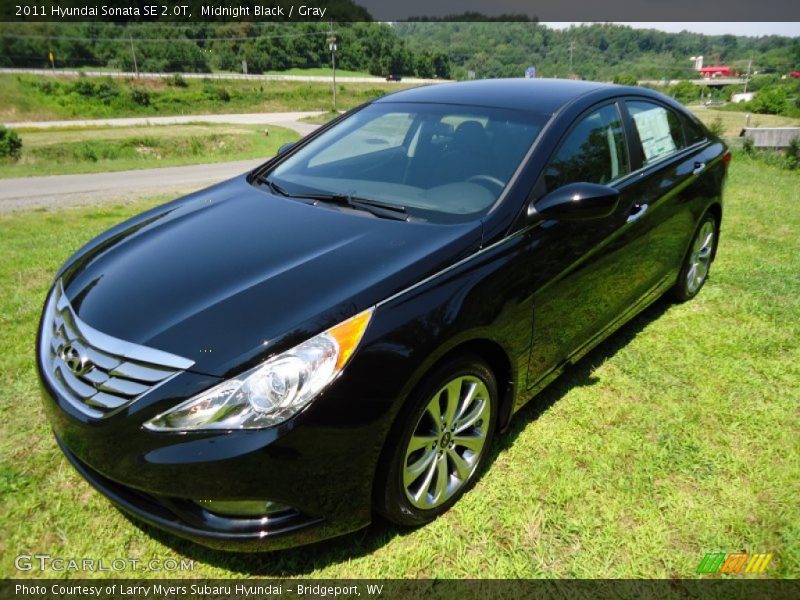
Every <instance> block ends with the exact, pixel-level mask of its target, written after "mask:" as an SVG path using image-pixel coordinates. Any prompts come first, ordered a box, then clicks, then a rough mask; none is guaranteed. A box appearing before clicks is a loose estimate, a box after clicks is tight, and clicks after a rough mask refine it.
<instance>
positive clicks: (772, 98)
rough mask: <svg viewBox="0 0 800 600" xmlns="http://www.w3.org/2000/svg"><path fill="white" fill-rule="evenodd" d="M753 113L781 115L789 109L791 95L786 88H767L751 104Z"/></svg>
mask: <svg viewBox="0 0 800 600" xmlns="http://www.w3.org/2000/svg"><path fill="white" fill-rule="evenodd" d="M750 107H751V108H752V110H753V112H757V113H762V114H766V115H781V114H784V113H786V112H787V110H788V108H789V94H787V93H786V88H784V87H765V88H764V89H763V90H761V91H760V92H758V94H756V97H755V98H753V100H752V101H751V102H750Z"/></svg>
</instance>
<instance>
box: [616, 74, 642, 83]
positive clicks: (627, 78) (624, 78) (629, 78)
mask: <svg viewBox="0 0 800 600" xmlns="http://www.w3.org/2000/svg"><path fill="white" fill-rule="evenodd" d="M612 81H613V82H614V83H617V84H619V85H636V84H637V83H638V82H639V80H638V79H636V77H634V76H633V75H614V79H613V80H612Z"/></svg>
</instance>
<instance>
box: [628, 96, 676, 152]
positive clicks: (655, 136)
mask: <svg viewBox="0 0 800 600" xmlns="http://www.w3.org/2000/svg"><path fill="white" fill-rule="evenodd" d="M633 120H634V121H635V122H636V129H638V130H639V139H640V140H641V141H642V150H644V157H645V160H646V161H647V162H650V161H653V160H655V159H657V158H661V157H662V156H666V155H667V154H672V153H673V152H675V151H676V150H677V147H676V146H675V141H674V140H673V139H672V134H671V133H670V131H669V121H668V120H667V111H666V110H664V109H663V108H661V107H660V106H655V107H653V108H651V109H649V110H644V111H641V112H637V113H635V114H634V115H633Z"/></svg>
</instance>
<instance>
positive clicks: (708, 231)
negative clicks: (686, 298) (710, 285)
mask: <svg viewBox="0 0 800 600" xmlns="http://www.w3.org/2000/svg"><path fill="white" fill-rule="evenodd" d="M713 251H714V222H713V221H710V220H708V221H706V222H705V223H703V226H702V227H701V228H700V231H699V232H698V233H697V237H696V238H695V240H694V245H693V246H692V252H691V255H690V257H689V265H690V266H689V270H688V271H687V272H686V289H687V290H688V291H689V293H690V294H694V293H695V292H696V291H697V290H699V289H700V286H702V285H703V282H704V281H705V280H706V277H707V276H708V268H709V266H710V265H711V254H712V252H713Z"/></svg>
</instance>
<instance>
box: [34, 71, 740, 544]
mask: <svg viewBox="0 0 800 600" xmlns="http://www.w3.org/2000/svg"><path fill="white" fill-rule="evenodd" d="M729 159H730V154H728V152H727V149H726V148H725V146H724V145H723V143H722V142H720V141H719V140H718V139H717V138H716V137H714V136H713V135H712V134H710V133H709V132H708V131H707V130H706V129H705V128H704V127H703V126H702V125H701V124H700V123H699V122H698V121H697V119H695V118H694V117H693V116H692V115H691V114H690V113H688V112H686V111H685V110H684V109H683V108H682V107H681V106H680V105H678V104H676V103H675V102H673V101H672V100H670V99H668V98H665V97H664V96H661V95H659V94H657V93H655V92H651V91H648V90H645V89H639V88H633V87H621V86H614V85H603V84H595V83H588V82H575V81H558V80H524V79H520V80H505V81H504V80H496V81H478V82H468V83H457V84H442V85H435V86H430V87H425V88H417V89H411V90H405V91H401V92H399V93H396V94H392V95H389V96H386V97H384V98H381V99H379V100H376V101H374V102H372V103H369V104H367V105H365V106H362V107H360V108H358V109H356V110H353V111H351V112H350V113H348V114H346V115H344V116H342V117H340V118H338V119H336V120H335V121H333V122H331V123H330V124H328V125H327V126H325V127H323V128H321V129H319V130H318V131H316V132H314V133H313V134H312V135H310V136H308V137H306V138H304V139H302V140H300V141H299V142H298V143H296V144H294V145H293V146H291V147H288V148H282V149H281V152H280V153H279V154H278V156H276V157H275V158H273V159H272V160H270V161H269V162H267V163H265V164H264V165H262V166H261V167H259V168H257V169H256V170H255V171H253V172H251V173H248V174H244V175H242V176H240V177H235V178H233V179H231V180H229V181H226V182H223V183H220V184H218V185H215V186H213V187H210V188H208V189H205V190H202V191H199V192H196V193H194V194H191V195H189V196H187V197H185V198H181V199H179V200H176V201H174V202H171V203H168V204H165V205H163V206H159V207H157V208H154V209H152V210H150V211H148V212H146V213H144V214H142V215H140V216H138V217H135V218H133V219H131V220H130V221H127V222H125V223H123V224H121V225H118V226H117V227H115V228H113V229H111V230H110V231H108V232H106V233H104V234H102V235H101V236H100V237H98V238H97V239H95V240H93V241H92V242H90V243H89V244H87V245H86V246H84V247H83V248H82V249H80V250H79V251H78V252H77V253H76V254H75V255H74V256H73V257H72V258H71V259H70V260H69V261H68V262H67V264H66V265H64V267H63V268H62V269H61V270H60V271H59V272H58V273H57V275H56V277H55V281H54V283H53V286H52V289H51V290H50V293H49V295H48V298H47V300H46V304H45V308H44V313H43V316H42V322H41V327H40V331H39V339H38V362H39V371H40V376H41V382H42V387H43V390H44V397H45V406H46V410H47V413H48V416H49V419H50V422H51V424H52V427H53V430H54V432H55V435H56V438H57V440H58V443H59V444H60V446H61V448H62V450H63V452H64V454H65V455H66V456H67V458H68V459H69V460H70V461H71V462H72V464H73V465H74V466H75V468H76V469H77V470H78V471H79V472H80V473H81V474H82V475H83V476H84V477H85V478H86V479H87V480H89V481H90V482H91V483H92V484H93V485H94V486H95V487H96V488H97V489H98V490H100V491H101V492H102V493H103V494H105V495H106V496H107V497H108V498H110V499H111V500H112V501H113V502H114V503H115V504H117V505H118V506H119V507H121V508H122V509H124V510H125V511H127V512H128V513H131V514H132V515H134V516H135V517H137V518H139V519H141V520H144V521H146V522H148V523H151V524H153V525H155V526H157V527H160V528H163V529H166V530H169V531H172V532H174V533H177V534H178V535H181V536H185V537H188V538H190V539H193V540H196V541H198V542H200V543H203V544H207V545H210V546H214V547H220V548H229V549H239V550H262V549H267V548H281V547H286V546H291V545H297V544H302V543H308V542H312V541H315V540H320V539H324V538H328V537H332V536H336V535H340V534H343V533H346V532H350V531H353V530H356V529H358V528H361V527H364V526H365V525H367V524H369V523H370V522H371V520H372V518H373V515H375V514H380V515H383V516H384V517H385V518H387V519H388V520H390V521H392V522H394V523H397V524H401V525H419V524H423V523H426V522H428V521H430V520H432V519H433V518H435V517H436V516H437V515H440V514H441V513H443V512H444V511H446V510H447V509H449V508H450V507H451V506H452V505H453V504H454V503H455V502H456V501H457V500H458V498H459V497H460V496H461V494H463V493H464V492H465V491H466V490H467V489H468V488H469V486H470V484H472V483H473V482H474V480H475V479H476V477H477V475H478V474H479V473H480V472H481V469H482V467H483V466H484V463H486V462H487V460H488V459H489V458H490V453H491V445H492V440H493V438H494V436H495V435H497V434H498V432H502V431H503V429H504V428H505V427H506V426H507V425H508V423H509V420H510V419H511V417H512V415H513V414H514V412H515V411H517V410H518V409H519V408H520V407H521V406H522V405H523V404H524V403H525V402H527V401H528V400H529V399H531V398H532V397H533V396H534V395H535V394H536V393H537V392H538V391H539V390H540V389H542V388H543V387H544V386H545V385H546V384H547V383H548V382H549V381H551V380H552V379H553V378H554V377H555V376H557V375H558V374H559V373H560V372H561V371H562V370H563V369H564V368H565V366H566V365H568V364H570V363H571V362H574V361H575V360H577V359H578V358H579V357H581V356H582V355H584V354H585V353H586V352H587V351H588V350H589V349H591V348H592V347H593V346H595V345H596V344H597V343H599V342H600V341H601V340H602V339H603V338H604V337H606V336H607V335H609V334H610V333H611V332H612V331H613V330H615V329H616V328H618V327H619V326H620V325H622V324H623V323H625V321H626V320H628V319H629V318H630V317H631V316H633V315H634V314H635V313H637V312H638V311H640V310H641V309H643V308H644V307H645V306H647V305H648V304H649V303H650V302H652V301H653V300H655V299H656V298H658V297H659V296H661V295H662V294H663V293H665V292H670V293H671V294H672V296H673V297H674V298H675V299H677V300H688V299H689V298H691V297H692V296H694V295H695V294H697V293H698V291H699V290H700V288H701V287H702V286H703V284H704V282H705V281H706V279H707V277H708V273H709V267H710V265H711V262H712V260H713V259H714V254H715V251H716V248H717V240H718V239H719V230H720V220H721V217H722V201H721V189H722V185H723V181H724V179H725V174H726V167H727V163H728V161H729Z"/></svg>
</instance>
